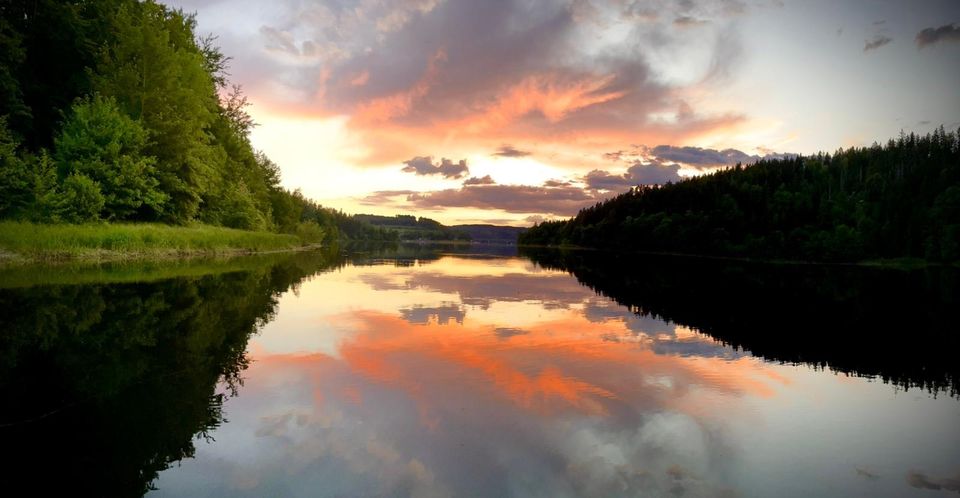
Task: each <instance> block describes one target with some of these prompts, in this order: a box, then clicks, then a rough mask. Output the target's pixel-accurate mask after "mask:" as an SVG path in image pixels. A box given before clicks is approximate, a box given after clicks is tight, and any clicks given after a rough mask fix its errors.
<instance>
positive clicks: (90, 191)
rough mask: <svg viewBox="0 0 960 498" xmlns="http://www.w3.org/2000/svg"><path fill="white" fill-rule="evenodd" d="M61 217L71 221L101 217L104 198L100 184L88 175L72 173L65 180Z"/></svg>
mask: <svg viewBox="0 0 960 498" xmlns="http://www.w3.org/2000/svg"><path fill="white" fill-rule="evenodd" d="M61 203H62V204H61V206H60V217H61V218H62V219H63V220H64V221H67V222H70V223H85V222H88V221H96V220H99V219H100V212H101V211H102V210H103V206H104V198H103V194H102V193H101V192H100V184H98V183H97V182H95V181H93V180H91V179H90V178H89V177H88V176H86V175H78V174H72V175H70V176H68V177H67V178H66V179H65V180H64V181H63V196H62V198H61Z"/></svg>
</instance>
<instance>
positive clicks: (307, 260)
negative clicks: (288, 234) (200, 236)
mask: <svg viewBox="0 0 960 498" xmlns="http://www.w3.org/2000/svg"><path fill="white" fill-rule="evenodd" d="M516 251H517V250H516V249H515V248H509V247H500V248H494V250H491V249H490V248H487V249H484V248H478V247H473V248H469V247H446V248H445V247H419V246H401V247H399V248H393V249H368V250H362V251H355V252H351V253H344V252H338V251H327V252H315V253H298V254H291V255H268V256H252V257H246V258H238V259H233V260H213V261H202V260H201V261H186V262H177V263H166V264H162V263H140V264H126V265H123V264H113V265H101V266H94V267H91V266H49V267H40V268H38V267H33V268H9V269H7V270H3V271H0V330H2V337H0V396H2V399H3V400H4V402H3V406H2V409H0V438H2V439H0V440H2V441H3V444H4V450H5V451H4V456H3V457H2V458H3V461H2V462H0V463H2V467H0V475H2V484H3V485H4V487H5V488H6V489H18V488H19V489H24V488H22V487H23V486H27V487H26V488H25V489H32V490H35V494H45V493H47V492H53V493H58V494H70V495H92V496H139V495H142V494H148V495H150V496H156V497H165V496H277V497H279V496H418V497H419V496H543V497H561V496H711V497H712V496H729V497H753V496H757V497H759V496H778V497H791V496H797V497H800V496H870V497H883V496H891V497H900V496H921V497H936V496H957V494H958V492H960V400H958V386H960V367H958V363H960V362H958V361H957V352H958V351H960V340H958V337H957V336H958V334H957V332H958V330H957V323H960V317H958V316H957V315H958V310H960V306H957V304H958V302H960V278H958V271H957V269H955V268H954V269H951V268H939V269H937V268H931V269H923V270H912V271H904V270H889V269H876V268H860V267H842V266H804V265H760V264H750V263H743V262H731V261H719V260H701V259H684V258H671V257H663V256H659V257H658V256H628V255H615V254H607V253H598V252H556V251H524V252H523V253H522V254H517V252H516ZM14 486H17V488H14Z"/></svg>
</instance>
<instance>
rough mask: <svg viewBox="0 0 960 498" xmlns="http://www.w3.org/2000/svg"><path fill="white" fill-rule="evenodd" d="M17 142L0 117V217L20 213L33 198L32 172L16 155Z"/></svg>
mask: <svg viewBox="0 0 960 498" xmlns="http://www.w3.org/2000/svg"><path fill="white" fill-rule="evenodd" d="M18 148H19V143H18V142H17V141H16V140H15V139H14V138H13V134H12V133H11V132H10V130H9V129H7V120H6V119H5V118H4V117H0V218H12V217H16V216H18V215H20V214H21V213H22V212H23V211H24V210H25V209H26V208H27V207H28V206H29V205H30V202H31V199H32V198H33V196H32V193H31V180H32V176H33V175H32V174H31V171H30V170H29V168H28V167H27V164H26V163H25V162H24V161H23V160H22V159H21V158H20V157H19V156H18V155H17V149H18Z"/></svg>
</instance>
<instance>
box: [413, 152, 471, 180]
mask: <svg viewBox="0 0 960 498" xmlns="http://www.w3.org/2000/svg"><path fill="white" fill-rule="evenodd" d="M403 164H406V166H404V168H403V171H404V172H406V173H415V174H417V175H442V176H443V177H444V178H463V177H464V176H466V174H467V173H469V172H470V169H469V168H467V161H466V160H464V159H461V160H460V161H459V162H456V163H454V162H453V161H451V160H449V159H447V158H443V159H441V160H440V162H439V163H434V162H433V158H432V157H429V156H423V157H415V158H413V159H410V160H409V161H404V162H403Z"/></svg>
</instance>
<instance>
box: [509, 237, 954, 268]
mask: <svg viewBox="0 0 960 498" xmlns="http://www.w3.org/2000/svg"><path fill="white" fill-rule="evenodd" d="M517 247H518V248H519V249H521V250H522V249H539V250H550V251H577V252H597V253H612V254H620V255H636V256H658V257H672V258H689V259H708V260H715V261H731V262H737V263H750V264H762V265H781V266H847V267H849V266H854V267H866V268H879V269H892V270H904V271H909V270H922V269H926V268H940V267H954V268H956V267H960V262H953V263H941V262H935V261H928V260H926V259H922V258H894V259H866V260H862V261H807V260H791V259H765V258H751V257H741V256H721V255H715V254H696V253H680V252H656V251H629V250H616V249H604V248H598V247H584V246H572V245H567V246H549V245H534V244H520V245H518V246H517ZM521 253H522V251H521Z"/></svg>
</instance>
